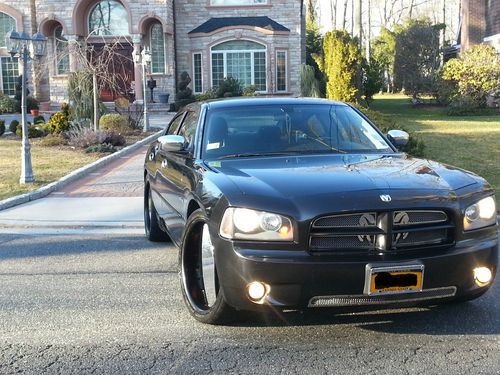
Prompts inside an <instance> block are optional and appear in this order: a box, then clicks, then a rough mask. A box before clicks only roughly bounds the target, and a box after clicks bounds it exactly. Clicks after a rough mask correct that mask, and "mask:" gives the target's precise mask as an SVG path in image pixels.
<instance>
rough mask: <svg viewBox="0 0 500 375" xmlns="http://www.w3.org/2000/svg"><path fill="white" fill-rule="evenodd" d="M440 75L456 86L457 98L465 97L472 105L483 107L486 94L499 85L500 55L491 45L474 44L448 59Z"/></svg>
mask: <svg viewBox="0 0 500 375" xmlns="http://www.w3.org/2000/svg"><path fill="white" fill-rule="evenodd" d="M442 77H443V79H444V80H446V81H449V82H451V83H453V84H454V85H455V86H456V88H457V91H458V93H459V95H457V97H458V98H460V99H461V100H463V98H467V99H468V101H469V102H470V103H471V105H472V107H484V106H486V98H487V96H488V94H489V93H490V92H492V91H493V90H495V89H498V88H499V87H500V56H499V55H498V54H497V53H496V51H495V48H494V47H492V46H488V45H484V44H480V45H477V46H474V47H472V48H470V49H468V50H467V51H465V52H463V53H461V54H460V57H459V58H458V59H451V60H449V61H448V62H447V63H446V64H445V65H444V67H443V72H442ZM457 106H458V105H457Z"/></svg>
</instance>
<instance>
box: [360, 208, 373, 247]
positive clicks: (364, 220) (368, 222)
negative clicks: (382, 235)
mask: <svg viewBox="0 0 500 375" xmlns="http://www.w3.org/2000/svg"><path fill="white" fill-rule="evenodd" d="M376 224H377V219H376V216H375V215H374V214H368V213H367V214H363V215H361V217H360V218H359V226H360V227H362V228H363V227H373V226H375V225H376ZM358 240H359V242H367V243H369V244H372V245H373V244H374V243H375V236H370V235H359V236H358Z"/></svg>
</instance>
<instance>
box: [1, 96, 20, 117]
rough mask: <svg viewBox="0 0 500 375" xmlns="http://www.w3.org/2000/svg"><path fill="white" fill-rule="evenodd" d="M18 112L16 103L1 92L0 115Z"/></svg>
mask: <svg viewBox="0 0 500 375" xmlns="http://www.w3.org/2000/svg"><path fill="white" fill-rule="evenodd" d="M15 111H16V102H15V100H12V99H11V98H9V97H8V96H7V95H4V94H3V93H1V92H0V113H14V112H15Z"/></svg>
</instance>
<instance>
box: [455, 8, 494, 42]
mask: <svg viewBox="0 0 500 375" xmlns="http://www.w3.org/2000/svg"><path fill="white" fill-rule="evenodd" d="M480 43H487V44H491V45H493V46H494V47H495V48H496V49H497V51H498V52H500V1H498V0H462V14H461V28H460V46H461V49H462V50H463V51H464V50H467V49H468V48H470V47H472V46H474V45H476V44H480Z"/></svg>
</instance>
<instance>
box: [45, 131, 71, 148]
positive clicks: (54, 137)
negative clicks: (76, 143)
mask: <svg viewBox="0 0 500 375" xmlns="http://www.w3.org/2000/svg"><path fill="white" fill-rule="evenodd" d="M66 143H67V141H66V139H65V138H64V137H63V136H62V135H61V134H49V135H48V136H46V137H44V138H43V139H42V140H41V141H40V144H41V145H42V146H45V147H53V146H62V145H65V144H66Z"/></svg>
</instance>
